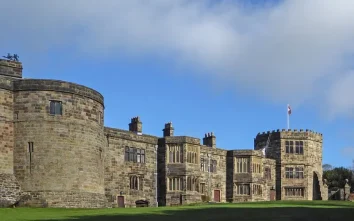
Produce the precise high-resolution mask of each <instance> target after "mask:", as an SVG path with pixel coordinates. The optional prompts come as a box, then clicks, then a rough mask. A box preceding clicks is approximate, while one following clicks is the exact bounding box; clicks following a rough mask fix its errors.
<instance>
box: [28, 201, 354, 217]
mask: <svg viewBox="0 0 354 221" xmlns="http://www.w3.org/2000/svg"><path fill="white" fill-rule="evenodd" d="M264 205H265V207H266V204H264ZM295 205H296V204H295ZM316 205H317V206H318V207H320V205H321V204H316ZM324 205H325V206H327V207H331V206H337V207H338V206H340V207H341V208H333V207H332V208H308V207H306V205H302V206H304V207H301V204H299V207H273V208H249V207H252V205H249V207H248V208H235V207H226V206H222V205H220V206H218V205H216V206H214V207H206V208H198V207H183V208H169V209H166V208H158V209H156V208H155V209H152V208H136V209H131V210H130V211H127V209H115V211H112V210H104V211H106V212H107V213H110V214H108V215H97V212H95V214H96V215H94V214H92V216H90V214H89V213H88V214H86V216H85V215H84V214H83V215H82V216H72V217H68V218H64V219H55V220H77V221H93V220H100V221H109V220H112V221H113V220H121V221H122V220H127V221H136V220H144V221H165V220H169V221H181V220H184V221H188V220H193V221H199V220H200V221H202V220H203V221H205V220H213V221H218V220H219V221H221V220H225V221H226V220H227V221H229V220H238V221H246V220H247V221H252V220H254V221H258V220H262V221H270V220H279V221H280V220H281V221H290V220H291V221H307V220H308V221H310V220H311V221H312V220H326V221H329V220H333V221H337V220H344V219H346V220H348V219H349V220H351V217H352V216H353V214H354V204H353V205H338V204H335V203H333V204H330V203H325V204H324ZM292 206H294V204H292ZM124 210H126V211H124ZM102 212H103V211H102ZM114 213H116V214H114ZM119 213H125V214H119ZM31 220H33V219H31ZM38 220H39V219H38ZM40 220H43V219H40ZM50 220H53V219H50ZM48 221H49V220H48Z"/></svg>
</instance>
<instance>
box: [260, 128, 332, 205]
mask: <svg viewBox="0 0 354 221" xmlns="http://www.w3.org/2000/svg"><path fill="white" fill-rule="evenodd" d="M270 135H271V137H270V148H269V151H268V152H267V157H268V158H271V159H274V160H275V161H276V186H277V199H278V200H280V199H281V200H313V199H323V200H327V199H328V193H327V192H328V190H327V187H326V186H325V185H323V181H322V173H323V172H322V134H320V133H316V132H313V131H310V130H300V131H298V130H287V131H286V130H282V131H279V130H278V131H276V132H275V131H273V132H270V131H268V132H267V133H264V132H263V133H262V134H258V135H257V137H256V138H255V147H254V148H255V149H256V150H259V149H261V148H262V147H263V146H265V143H266V141H267V139H268V137H269V136H270ZM287 141H292V142H294V146H293V148H294V153H287V152H286V142H287ZM299 141H301V142H303V153H302V154H297V153H295V151H296V146H295V142H299ZM286 168H294V172H295V168H303V178H300V179H295V178H287V177H286ZM314 186H315V187H316V188H314ZM286 188H288V189H291V191H294V190H295V189H299V188H302V189H303V192H304V193H303V194H300V195H297V196H291V195H290V196H289V195H287V194H286ZM314 189H315V190H317V192H313V190H314Z"/></svg>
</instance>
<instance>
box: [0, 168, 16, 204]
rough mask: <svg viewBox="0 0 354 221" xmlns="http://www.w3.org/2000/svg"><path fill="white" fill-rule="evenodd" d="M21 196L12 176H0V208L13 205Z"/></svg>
mask: <svg viewBox="0 0 354 221" xmlns="http://www.w3.org/2000/svg"><path fill="white" fill-rule="evenodd" d="M20 196H21V188H20V185H19V183H18V182H17V180H16V177H15V176H14V175H13V174H0V207H10V206H12V205H15V204H16V203H17V202H18V201H19V200H20Z"/></svg>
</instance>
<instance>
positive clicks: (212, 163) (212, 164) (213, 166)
mask: <svg viewBox="0 0 354 221" xmlns="http://www.w3.org/2000/svg"><path fill="white" fill-rule="evenodd" d="M216 165H217V161H216V160H211V161H210V172H211V173H216Z"/></svg>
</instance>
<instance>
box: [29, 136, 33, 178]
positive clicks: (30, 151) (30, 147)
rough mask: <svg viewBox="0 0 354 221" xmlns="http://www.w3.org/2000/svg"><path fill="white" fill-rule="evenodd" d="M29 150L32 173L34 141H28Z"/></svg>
mask: <svg viewBox="0 0 354 221" xmlns="http://www.w3.org/2000/svg"><path fill="white" fill-rule="evenodd" d="M28 152H29V169H30V173H32V153H33V142H28Z"/></svg>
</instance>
